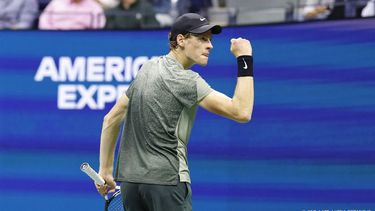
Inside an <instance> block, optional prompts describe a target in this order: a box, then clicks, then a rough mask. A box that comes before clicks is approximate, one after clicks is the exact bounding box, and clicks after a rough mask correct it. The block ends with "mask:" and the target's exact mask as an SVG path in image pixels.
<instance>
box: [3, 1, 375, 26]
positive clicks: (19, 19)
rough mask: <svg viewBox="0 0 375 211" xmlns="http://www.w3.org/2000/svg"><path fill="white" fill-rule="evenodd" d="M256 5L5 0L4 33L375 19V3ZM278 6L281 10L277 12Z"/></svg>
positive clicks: (232, 2)
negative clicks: (195, 21) (181, 19)
mask: <svg viewBox="0 0 375 211" xmlns="http://www.w3.org/2000/svg"><path fill="white" fill-rule="evenodd" d="M234 2H237V4H235V3H234ZM256 2H257V1H256V0H255V1H239V0H1V1H0V29H41V30H81V29H112V30H114V29H141V28H158V27H168V26H170V25H171V24H172V22H173V20H174V19H175V18H176V17H177V16H178V15H180V14H183V13H187V12H195V13H200V14H201V15H203V16H205V17H207V18H208V19H209V20H210V21H211V22H214V23H215V24H221V25H224V26H225V25H236V24H246V23H247V24H253V23H257V18H258V19H262V18H263V23H264V22H267V21H268V22H273V20H272V19H268V18H269V17H272V15H274V17H279V18H278V19H275V21H276V22H281V21H311V20H324V19H343V18H358V17H371V16H375V0H305V1H301V0H290V1H285V0H284V1H283V0H280V1H279V4H278V5H277V4H275V5H272V4H268V5H267V6H263V7H268V8H262V10H260V9H254V10H251V8H256V5H255V4H257V3H256ZM259 2H261V1H258V3H259ZM272 2H273V1H272ZM275 2H276V1H275ZM280 3H282V4H280ZM275 7H277V8H276V9H278V10H275ZM262 11H263V14H264V15H263V16H262ZM244 14H245V15H244ZM246 14H247V15H246ZM275 14H276V15H275ZM241 15H242V16H241ZM277 15H278V16H277ZM241 17H244V18H242V19H244V20H245V21H242V22H241V21H240V20H241ZM253 17H256V18H253ZM246 21H247V22H246ZM260 22H262V21H260ZM260 22H259V23H260Z"/></svg>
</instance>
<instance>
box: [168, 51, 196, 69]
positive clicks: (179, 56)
mask: <svg viewBox="0 0 375 211" xmlns="http://www.w3.org/2000/svg"><path fill="white" fill-rule="evenodd" d="M169 55H171V56H172V57H173V58H175V59H176V60H177V61H178V62H179V63H180V64H181V65H182V66H183V67H184V69H189V68H190V67H191V66H193V63H192V62H190V61H189V59H188V58H187V57H186V56H185V55H184V54H183V53H182V52H181V51H179V50H178V49H173V50H171V51H170V52H169Z"/></svg>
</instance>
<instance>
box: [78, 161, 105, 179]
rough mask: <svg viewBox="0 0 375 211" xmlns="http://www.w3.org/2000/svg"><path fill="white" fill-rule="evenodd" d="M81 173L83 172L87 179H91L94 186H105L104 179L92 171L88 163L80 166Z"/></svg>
mask: <svg viewBox="0 0 375 211" xmlns="http://www.w3.org/2000/svg"><path fill="white" fill-rule="evenodd" d="M81 171H83V172H85V173H86V174H87V175H88V176H89V177H91V179H92V180H94V182H95V183H96V184H98V185H104V184H105V181H104V179H103V178H102V177H101V176H100V175H99V174H98V173H96V171H95V170H94V169H92V168H91V166H90V165H89V164H88V163H86V162H85V163H82V164H81Z"/></svg>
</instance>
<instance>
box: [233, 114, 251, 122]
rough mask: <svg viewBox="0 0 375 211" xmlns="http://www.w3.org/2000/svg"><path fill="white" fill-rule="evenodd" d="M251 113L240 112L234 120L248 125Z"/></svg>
mask: <svg viewBox="0 0 375 211" xmlns="http://www.w3.org/2000/svg"><path fill="white" fill-rule="evenodd" d="M251 116H252V112H240V113H238V114H237V115H236V117H235V118H234V119H235V121H237V122H239V123H248V122H250V120H251Z"/></svg>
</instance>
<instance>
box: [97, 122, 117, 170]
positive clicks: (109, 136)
mask: <svg viewBox="0 0 375 211" xmlns="http://www.w3.org/2000/svg"><path fill="white" fill-rule="evenodd" d="M120 125H121V119H118V118H117V119H116V118H111V117H110V116H108V115H107V116H106V117H104V121H103V128H102V134H101V137H100V170H101V171H110V172H112V170H113V161H114V154H115V153H114V152H115V147H116V141H117V138H118V136H119V134H120Z"/></svg>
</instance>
